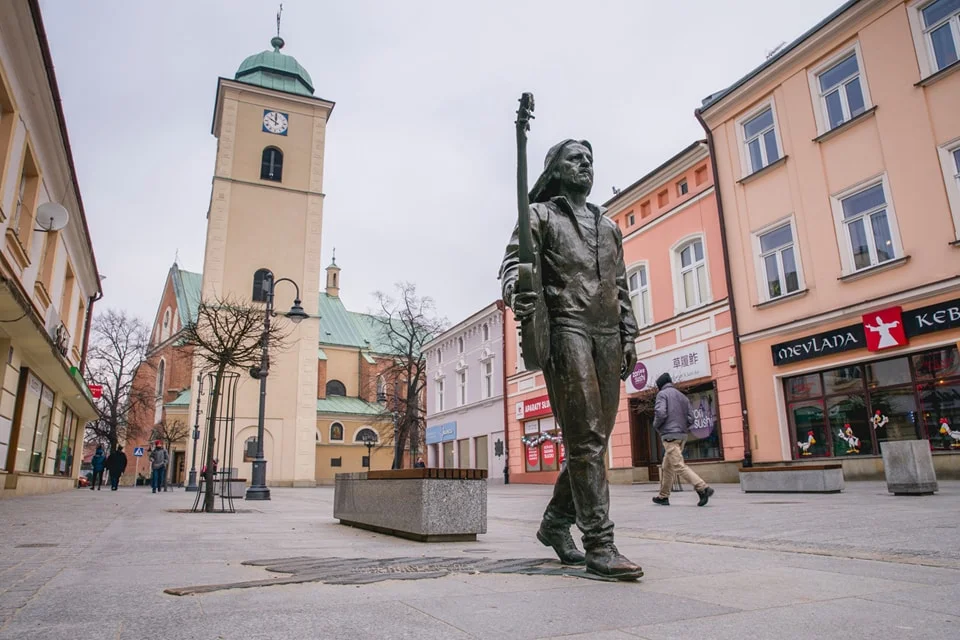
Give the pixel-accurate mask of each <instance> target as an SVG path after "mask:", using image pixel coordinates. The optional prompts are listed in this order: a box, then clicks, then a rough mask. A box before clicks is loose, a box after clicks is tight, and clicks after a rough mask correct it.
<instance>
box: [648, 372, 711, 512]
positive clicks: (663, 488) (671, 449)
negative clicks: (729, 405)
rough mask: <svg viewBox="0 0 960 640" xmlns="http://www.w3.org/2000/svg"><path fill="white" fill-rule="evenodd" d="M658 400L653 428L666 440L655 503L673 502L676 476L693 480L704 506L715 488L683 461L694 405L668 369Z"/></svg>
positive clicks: (662, 379)
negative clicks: (673, 379)
mask: <svg viewBox="0 0 960 640" xmlns="http://www.w3.org/2000/svg"><path fill="white" fill-rule="evenodd" d="M657 389H659V391H657V400H656V402H655V403H654V407H653V428H654V429H656V430H657V433H659V434H660V439H661V440H662V441H663V473H661V474H660V495H658V496H657V497H655V498H654V499H653V501H654V502H655V503H656V504H659V505H663V506H668V505H669V504H670V488H671V487H672V486H673V483H674V481H675V480H676V478H677V477H679V478H680V480H681V481H682V482H686V483H687V484H692V485H693V488H694V489H696V490H697V495H699V496H700V501H699V502H697V506H700V507H702V506H704V505H705V504H707V500H709V499H710V496H712V495H713V489H712V488H710V487H709V486H707V483H706V482H704V481H703V479H702V478H701V477H700V476H698V475H697V474H696V473H694V472H693V470H692V469H690V467H688V466H687V463H686V462H684V461H683V445H684V444H686V442H687V434H689V433H690V427H691V426H692V425H693V423H694V415H693V407H692V406H691V405H690V401H689V400H687V396H685V395H683V393H682V392H681V391H680V390H679V389H677V388H676V387H674V386H673V381H672V380H671V378H670V374H669V373H664V374H662V375H661V376H660V377H659V378H657Z"/></svg>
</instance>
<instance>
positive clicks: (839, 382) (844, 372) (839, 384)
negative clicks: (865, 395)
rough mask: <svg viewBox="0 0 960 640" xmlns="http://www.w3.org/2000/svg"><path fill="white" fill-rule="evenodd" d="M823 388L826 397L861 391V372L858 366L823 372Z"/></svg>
mask: <svg viewBox="0 0 960 640" xmlns="http://www.w3.org/2000/svg"><path fill="white" fill-rule="evenodd" d="M823 388H824V393H826V394H827V395H830V394H834V393H850V392H851V391H862V390H863V371H862V370H861V368H860V367H859V366H853V367H840V368H839V369H831V370H830V371H824V372H823Z"/></svg>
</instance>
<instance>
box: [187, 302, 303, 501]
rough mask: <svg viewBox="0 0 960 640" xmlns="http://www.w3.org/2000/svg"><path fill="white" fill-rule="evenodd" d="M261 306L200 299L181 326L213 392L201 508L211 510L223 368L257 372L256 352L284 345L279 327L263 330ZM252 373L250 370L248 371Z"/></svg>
mask: <svg viewBox="0 0 960 640" xmlns="http://www.w3.org/2000/svg"><path fill="white" fill-rule="evenodd" d="M263 320H264V309H263V307H262V306H258V305H254V304H251V303H248V302H241V301H237V300H232V299H230V298H215V299H213V300H204V301H201V302H200V306H199V308H198V310H197V319H196V321H194V322H192V323H190V324H188V325H187V326H185V327H184V328H183V334H182V339H183V343H184V344H185V345H193V346H194V347H195V351H194V355H195V357H198V358H199V359H200V360H201V361H203V363H204V364H205V366H204V367H203V368H204V369H208V370H209V371H210V372H211V373H213V376H214V381H213V391H212V395H211V396H210V405H209V406H210V410H209V412H208V416H207V420H208V421H209V422H208V424H207V444H206V447H207V459H206V461H205V464H206V473H205V477H204V481H205V483H206V489H205V491H206V495H205V496H204V511H206V512H207V513H210V512H212V511H213V458H214V448H215V445H216V442H215V439H216V419H217V412H218V405H219V402H220V399H221V398H220V393H221V388H222V385H223V375H224V373H226V372H227V371H238V372H247V371H251V370H253V369H256V372H257V374H258V375H266V373H267V372H266V371H260V370H259V367H260V355H261V352H262V349H263V344H264V343H266V344H267V347H268V349H269V350H270V352H271V353H277V352H278V351H279V350H281V349H283V348H284V340H283V338H284V332H283V327H281V326H278V325H277V324H271V326H270V331H269V333H267V332H265V331H264V322H263ZM268 368H269V365H268ZM251 373H253V371H251Z"/></svg>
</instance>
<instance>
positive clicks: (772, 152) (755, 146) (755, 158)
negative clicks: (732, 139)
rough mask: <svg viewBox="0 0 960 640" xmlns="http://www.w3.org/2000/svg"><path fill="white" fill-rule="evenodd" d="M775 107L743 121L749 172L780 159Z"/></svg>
mask: <svg viewBox="0 0 960 640" xmlns="http://www.w3.org/2000/svg"><path fill="white" fill-rule="evenodd" d="M775 124H776V123H775V122H774V117H773V108H772V107H767V108H766V109H764V110H763V111H761V112H760V113H758V114H757V115H755V116H753V117H751V118H750V119H749V120H746V121H745V122H743V123H742V125H741V127H742V129H743V144H744V148H745V152H746V162H745V165H746V167H745V169H746V173H747V174H751V173H754V172H756V171H759V170H760V169H763V168H764V167H765V166H767V165H768V164H771V163H774V162H776V161H777V160H779V159H780V146H779V144H778V143H777V130H776V126H775Z"/></svg>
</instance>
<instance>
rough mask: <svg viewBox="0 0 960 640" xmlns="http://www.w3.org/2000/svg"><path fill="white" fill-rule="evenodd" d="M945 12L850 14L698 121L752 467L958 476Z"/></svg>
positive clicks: (923, 4) (844, 11) (951, 131)
mask: <svg viewBox="0 0 960 640" xmlns="http://www.w3.org/2000/svg"><path fill="white" fill-rule="evenodd" d="M958 51H960V4H958V3H956V2H950V1H949V0H934V1H930V0H922V1H921V0H913V1H910V2H903V1H891V0H860V1H857V2H847V3H846V4H844V5H843V6H841V7H840V8H839V9H838V10H837V11H835V12H834V13H833V14H832V15H831V16H829V17H828V18H827V19H825V20H824V21H823V22H821V23H820V24H818V25H816V26H815V27H814V28H812V29H811V30H810V31H808V32H807V33H806V34H804V35H803V36H801V37H800V38H799V39H798V40H797V41H795V42H794V43H792V44H790V45H788V46H787V47H785V48H784V49H783V50H781V51H780V52H779V53H778V54H777V55H776V56H774V57H772V58H771V59H770V60H768V61H767V62H766V63H765V64H764V65H762V66H761V67H759V68H758V69H755V70H754V71H752V72H751V73H750V74H748V75H747V76H745V77H744V78H743V79H741V80H740V81H738V82H737V83H735V84H734V85H733V86H732V87H730V88H728V89H726V90H725V91H723V92H720V93H718V94H714V95H713V96H711V97H710V98H708V99H707V100H706V101H705V104H704V105H703V107H702V108H701V109H700V110H699V111H698V116H699V117H700V119H701V121H702V122H703V123H704V126H705V129H706V130H707V132H708V134H709V136H710V140H711V143H712V146H713V148H712V152H713V157H714V160H715V162H716V165H717V172H718V176H719V185H718V186H719V191H720V194H721V204H722V210H721V219H722V220H723V223H724V230H725V235H726V240H727V245H728V254H729V269H730V274H731V282H732V288H733V291H732V301H733V303H734V308H735V312H736V319H737V324H738V329H739V340H740V350H741V360H742V362H741V369H742V375H743V376H744V380H745V392H746V405H747V409H748V412H747V417H748V419H749V420H748V422H749V433H750V448H751V449H752V454H753V459H754V461H756V462H760V463H763V462H779V461H792V460H796V461H801V460H813V459H820V460H822V459H830V458H832V459H841V460H842V461H843V463H844V470H845V474H846V476H847V477H848V478H851V477H875V476H877V475H881V474H882V472H883V471H882V462H881V459H880V456H879V454H880V447H881V446H882V444H883V442H885V441H890V440H902V439H926V440H928V441H929V443H930V447H931V449H932V450H933V452H934V459H935V464H936V466H937V469H938V473H941V474H950V473H957V471H958V469H960V464H958V461H960V458H958V457H957V456H956V455H952V454H955V453H957V452H960V354H958V351H957V341H958V340H960V276H958V275H957V274H958V267H960V254H958V251H960V109H958V108H957V105H960V74H955V73H954V71H956V70H957V69H960V66H958V62H957V52H958Z"/></svg>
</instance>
